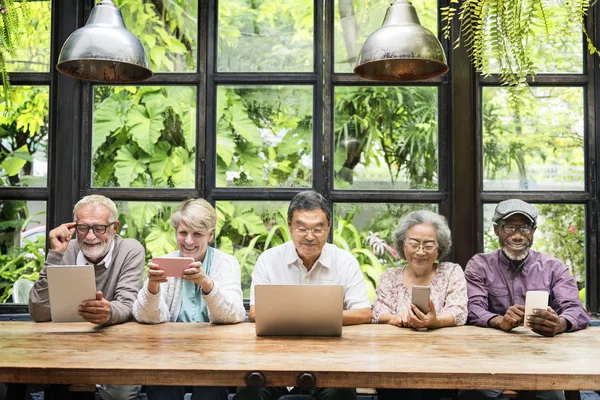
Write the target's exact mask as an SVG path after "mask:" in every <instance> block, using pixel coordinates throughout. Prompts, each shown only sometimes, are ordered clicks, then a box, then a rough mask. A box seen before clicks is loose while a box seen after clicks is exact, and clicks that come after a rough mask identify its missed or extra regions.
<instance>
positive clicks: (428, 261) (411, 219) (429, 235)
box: [373, 210, 467, 328]
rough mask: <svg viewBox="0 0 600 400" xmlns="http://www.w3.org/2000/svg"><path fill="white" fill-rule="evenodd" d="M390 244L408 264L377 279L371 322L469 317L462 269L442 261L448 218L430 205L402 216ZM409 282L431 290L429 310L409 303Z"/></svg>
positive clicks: (407, 324) (416, 323) (425, 323)
mask: <svg viewBox="0 0 600 400" xmlns="http://www.w3.org/2000/svg"><path fill="white" fill-rule="evenodd" d="M393 239H394V247H395V249H396V250H397V251H398V254H399V255H400V257H401V258H403V259H405V260H406V265H403V266H401V267H399V268H389V269H387V270H386V271H385V272H384V273H383V274H382V275H381V277H380V278H379V284H378V287H377V298H376V299H375V301H374V303H373V322H374V323H379V324H391V325H396V326H398V327H401V328H402V327H404V328H442V327H445V326H454V325H464V324H465V322H466V321H467V283H466V280H465V275H464V273H463V270H462V268H461V267H460V265H458V264H454V263H451V262H440V261H439V259H440V258H443V257H444V256H445V255H446V254H448V252H449V251H450V248H451V246H452V235H451V233H450V228H448V224H447V223H446V219H445V218H444V217H443V216H441V215H439V214H436V213H434V212H431V211H428V210H419V211H413V212H411V213H409V214H407V215H405V216H403V217H402V218H401V219H400V224H399V226H398V228H397V229H396V230H395V231H394V234H393ZM413 286H428V287H429V289H430V297H429V312H428V313H423V312H421V311H420V310H419V309H418V308H417V307H416V306H415V305H414V304H412V288H413Z"/></svg>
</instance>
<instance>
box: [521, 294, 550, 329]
mask: <svg viewBox="0 0 600 400" xmlns="http://www.w3.org/2000/svg"><path fill="white" fill-rule="evenodd" d="M534 308H539V309H542V310H546V309H547V308H548V292H545V291H543V290H529V291H527V293H525V318H523V325H525V324H527V316H528V315H532V314H533V309H534ZM525 326H526V325H525Z"/></svg>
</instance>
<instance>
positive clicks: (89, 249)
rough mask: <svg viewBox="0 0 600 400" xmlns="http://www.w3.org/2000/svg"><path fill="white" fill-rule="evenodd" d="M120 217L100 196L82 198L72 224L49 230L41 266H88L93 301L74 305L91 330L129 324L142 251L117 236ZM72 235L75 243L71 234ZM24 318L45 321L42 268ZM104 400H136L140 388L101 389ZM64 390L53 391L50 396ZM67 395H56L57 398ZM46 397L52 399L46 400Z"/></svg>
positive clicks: (45, 283)
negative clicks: (91, 269)
mask: <svg viewBox="0 0 600 400" xmlns="http://www.w3.org/2000/svg"><path fill="white" fill-rule="evenodd" d="M118 218H119V213H118V211H117V207H116V206H115V203H113V201H112V200H111V199H109V198H107V197H104V196H99V195H91V196H86V197H84V198H83V199H81V200H80V201H79V202H78V203H77V204H76V205H75V207H74V209H73V219H74V221H73V222H67V223H64V224H62V225H60V226H58V227H57V228H54V229H52V230H51V231H50V234H49V235H48V240H49V247H50V249H49V251H48V255H47V257H46V262H45V265H93V266H94V271H95V276H96V291H97V292H96V298H95V299H94V300H88V301H84V302H82V303H81V304H80V305H79V315H80V316H81V317H82V318H83V319H85V320H86V321H88V322H91V323H93V324H96V325H101V326H105V325H114V324H119V323H123V322H126V321H129V320H131V319H132V308H133V302H134V301H135V299H136V297H137V293H138V291H139V290H140V288H141V286H142V273H143V270H144V255H145V252H144V248H143V247H142V245H141V244H140V243H139V242H138V241H137V240H135V239H124V238H121V237H120V236H119V235H117V232H118V230H119V219H118ZM75 232H77V238H76V239H74V238H73V235H75ZM29 314H30V315H31V318H32V319H33V320H34V321H37V322H44V321H50V319H51V315H50V299H49V297H48V280H47V276H46V267H44V269H42V271H41V272H40V276H39V279H38V280H37V282H36V283H35V284H34V286H33V287H32V288H31V292H30V294H29ZM98 389H99V392H100V395H101V397H102V398H103V399H105V400H106V399H136V398H137V395H138V392H139V386H135V385H119V386H117V385H100V386H99V387H98ZM57 390H64V387H62V386H60V385H59V386H52V387H51V388H50V389H49V391H57ZM64 396H68V392H64V391H63V392H60V393H59V394H57V398H63V397H64ZM49 397H51V396H49Z"/></svg>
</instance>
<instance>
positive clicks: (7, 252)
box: [0, 200, 46, 303]
mask: <svg viewBox="0 0 600 400" xmlns="http://www.w3.org/2000/svg"><path fill="white" fill-rule="evenodd" d="M45 247H46V202H44V201H24V200H4V201H0V265H1V266H2V268H1V269H0V303H6V302H9V303H11V302H13V298H16V300H19V301H18V302H20V303H25V302H26V301H25V300H26V298H28V297H27V296H28V295H29V290H27V289H28V287H27V285H19V284H18V285H17V288H16V290H15V292H16V293H15V294H14V295H13V284H14V282H15V281H17V280H18V279H19V278H22V279H28V280H30V281H35V280H37V278H38V273H39V271H40V270H41V269H42V267H43V265H44V259H45V257H46V255H45V253H44V251H45V250H44V249H45ZM13 296H15V297H13ZM21 299H23V300H21Z"/></svg>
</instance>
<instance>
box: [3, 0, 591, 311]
mask: <svg viewBox="0 0 600 400" xmlns="http://www.w3.org/2000/svg"><path fill="white" fill-rule="evenodd" d="M198 1H199V7H198V12H199V15H198V41H197V66H198V68H197V70H196V72H191V73H190V72H187V73H177V74H175V73H172V74H171V73H169V74H167V73H157V74H155V75H154V76H153V77H152V78H151V79H150V80H148V81H147V82H144V83H142V84H141V85H192V86H196V88H197V91H196V92H197V99H196V100H197V107H198V113H197V120H196V122H197V125H196V126H197V132H196V138H197V145H196V149H197V150H196V171H197V178H196V186H195V188H190V189H149V188H146V189H135V188H94V187H92V186H91V158H92V154H91V130H92V129H91V128H92V110H93V88H94V85H95V84H92V83H90V82H85V81H80V80H76V79H73V78H70V77H67V76H65V75H62V74H60V73H58V72H57V70H56V69H55V68H54V66H55V65H56V63H57V60H58V54H59V52H60V50H61V47H62V44H63V43H64V41H65V40H66V38H67V37H68V36H69V35H70V34H71V33H72V32H73V31H75V30H76V29H77V28H79V27H81V26H83V25H84V24H85V22H86V21H87V18H88V16H89V14H90V11H91V9H92V8H93V6H94V3H95V2H94V1H93V0H87V1H84V2H81V1H78V0H52V33H51V38H52V39H51V71H49V72H47V73H11V74H10V78H11V83H12V84H13V85H32V84H36V85H48V86H49V87H50V108H49V112H50V116H49V124H50V131H49V140H48V185H47V187H46V188H26V187H1V188H0V200H17V199H18V200H39V201H46V202H47V214H46V221H47V229H48V231H49V230H50V229H51V228H52V227H54V226H57V225H59V224H60V223H62V222H65V221H70V220H71V218H72V216H71V213H72V207H73V205H74V204H75V203H76V202H77V200H78V199H79V198H81V197H82V196H85V195H89V194H103V195H106V196H108V197H110V198H112V199H113V200H115V201H127V200H139V199H140V198H141V197H142V196H143V198H145V199H146V200H148V201H180V200H183V199H185V198H188V197H204V198H205V199H207V200H208V201H209V202H211V203H212V204H214V203H215V202H216V201H226V200H232V201H236V200H262V201H268V200H285V201H289V200H290V199H291V198H292V197H293V196H294V194H296V193H297V192H298V191H299V190H300V189H292V188H268V189H267V190H265V189H264V188H236V187H227V188H222V187H221V188H217V187H216V179H215V178H216V134H215V131H216V126H215V125H216V121H215V113H216V104H215V101H214V99H215V97H216V93H217V87H218V86H219V85H222V84H241V83H243V84H271V85H272V84H309V85H312V86H313V88H314V101H313V114H314V121H313V165H314V168H313V181H312V188H313V189H314V190H316V191H318V192H321V193H322V194H324V196H325V197H326V198H327V199H328V200H329V201H330V202H331V203H332V204H334V203H354V202H357V203H400V202H402V203H404V202H406V203H427V204H430V203H436V204H438V206H439V209H440V212H441V213H442V214H444V215H445V216H446V217H447V218H448V221H449V224H450V227H451V229H452V232H453V236H454V248H453V251H452V254H450V255H449V259H451V260H453V261H454V262H457V263H459V264H460V265H461V266H463V268H464V267H465V266H466V263H467V261H468V260H469V259H470V258H471V256H472V255H473V254H475V253H478V252H481V251H482V250H483V232H484V230H485V229H486V228H487V225H488V224H489V223H490V222H489V221H483V205H484V204H486V203H491V202H498V201H501V200H504V199H506V198H507V197H509V196H516V197H519V198H522V199H523V200H526V201H531V202H533V203H545V202H552V203H577V204H584V205H585V209H586V264H587V265H586V287H587V290H586V294H587V299H586V303H587V308H588V309H589V310H591V311H592V312H593V313H594V314H595V315H598V312H599V311H600V304H599V298H600V287H599V285H598V274H599V272H600V271H599V265H600V260H598V254H599V252H600V243H599V237H598V227H599V225H600V213H599V212H598V211H599V210H598V209H599V199H598V197H599V196H598V190H599V187H598V180H597V177H598V170H599V168H600V166H599V165H598V162H597V161H598V159H599V158H600V146H598V145H597V141H598V136H599V133H598V132H597V131H596V126H600V104H599V103H597V102H596V99H597V98H600V68H599V67H598V60H597V59H596V56H594V55H590V54H589V52H588V51H587V46H586V47H585V48H584V54H585V60H584V73H583V74H560V75H558V74H543V75H538V76H536V78H535V82H533V81H530V84H531V85H532V86H549V85H558V86H569V85H573V86H582V87H584V93H585V99H584V101H585V105H584V109H585V115H584V118H585V152H586V158H585V170H586V176H585V190H584V191H580V192H579V191H578V192H565V191H560V192H558V191H556V192H553V191H549V192H539V191H526V192H525V191H502V192H495V191H484V190H483V184H482V182H483V173H482V165H483V154H482V145H481V137H482V127H481V116H480V113H479V112H478V110H479V109H480V107H481V101H482V94H481V93H482V88H483V87H485V86H496V85H499V78H498V76H497V75H492V76H490V77H487V78H483V77H480V76H478V75H477V74H476V73H475V72H474V71H473V69H472V68H471V65H470V62H469V57H468V55H467V53H466V51H465V49H464V47H461V48H458V49H452V43H453V41H454V38H456V37H457V35H458V27H457V26H456V25H455V26H453V28H452V38H451V39H450V40H442V46H443V48H444V51H445V52H446V55H447V57H448V63H449V65H450V72H448V73H447V74H446V75H443V76H441V77H438V78H433V79H430V80H428V81H426V82H417V83H409V84H405V85H407V86H408V85H410V86H415V85H421V86H436V87H437V88H438V182H439V187H438V189H437V190H410V191H389V190H385V191H384V190H339V189H334V186H333V184H334V183H333V176H334V175H333V173H334V171H333V167H332V166H333V165H334V163H333V148H332V147H333V146H332V140H333V116H334V91H335V87H336V86H346V85H350V86H358V85H375V86H378V85H379V86H381V85H390V84H389V83H385V84H384V83H378V82H373V81H367V80H364V79H362V78H359V77H357V76H355V75H353V74H350V73H334V60H333V56H334V43H333V41H334V21H333V15H335V4H334V2H332V1H325V0H314V7H315V9H314V21H315V27H314V65H315V69H314V71H313V72H312V73H269V74H264V73H221V72H216V71H215V68H216V62H215V60H216V51H217V47H216V41H217V27H218V20H217V19H218V0H198ZM448 3H449V1H448V0H438V9H439V7H443V6H447V5H448ZM597 8H598V5H594V6H593V7H591V8H590V10H589V15H588V19H587V29H588V32H591V33H593V38H594V41H595V43H600V29H598V26H599V25H600V24H598V18H599V13H598V12H597ZM438 26H440V27H441V26H442V21H441V15H440V13H438ZM583 42H584V46H585V40H584V41H583ZM321 60H324V62H323V63H321ZM396 85H398V86H401V85H402V84H396ZM210 133H212V134H210ZM65 177H67V178H65ZM539 234H541V232H538V235H539ZM6 307H7V305H0V310H2V309H5V308H6Z"/></svg>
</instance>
